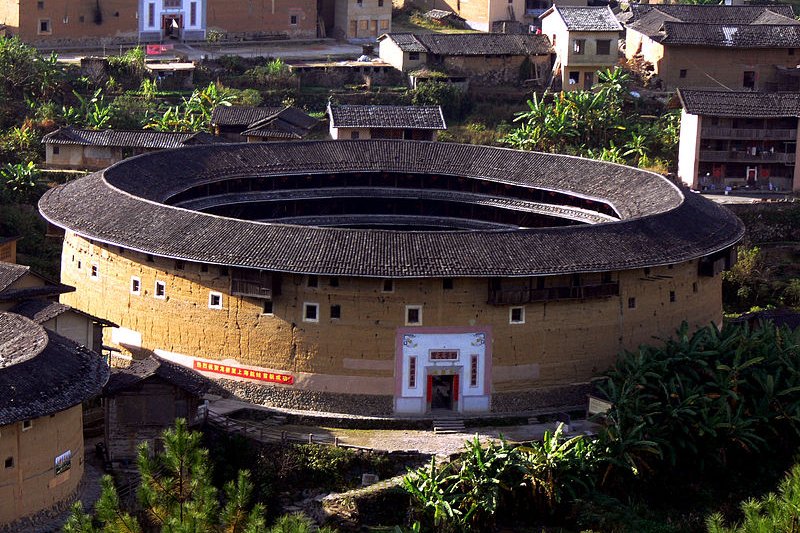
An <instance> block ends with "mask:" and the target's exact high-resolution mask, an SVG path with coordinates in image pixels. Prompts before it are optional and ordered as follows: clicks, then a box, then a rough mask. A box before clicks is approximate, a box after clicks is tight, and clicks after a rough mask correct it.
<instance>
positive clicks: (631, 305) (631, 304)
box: [628, 297, 636, 309]
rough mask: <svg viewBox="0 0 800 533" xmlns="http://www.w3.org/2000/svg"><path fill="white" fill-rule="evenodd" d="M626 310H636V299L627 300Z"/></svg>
mask: <svg viewBox="0 0 800 533" xmlns="http://www.w3.org/2000/svg"><path fill="white" fill-rule="evenodd" d="M628 309H636V298H634V297H630V298H628Z"/></svg>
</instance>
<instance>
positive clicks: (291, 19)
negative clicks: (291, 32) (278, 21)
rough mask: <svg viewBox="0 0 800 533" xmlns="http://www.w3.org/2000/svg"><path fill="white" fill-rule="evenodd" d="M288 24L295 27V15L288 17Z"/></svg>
mask: <svg viewBox="0 0 800 533" xmlns="http://www.w3.org/2000/svg"><path fill="white" fill-rule="evenodd" d="M289 24H291V25H292V26H297V15H292V16H291V17H289Z"/></svg>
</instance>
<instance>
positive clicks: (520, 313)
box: [508, 307, 525, 324]
mask: <svg viewBox="0 0 800 533" xmlns="http://www.w3.org/2000/svg"><path fill="white" fill-rule="evenodd" d="M508 323H509V324H524V323H525V308H524V307H512V308H510V309H509V310H508Z"/></svg>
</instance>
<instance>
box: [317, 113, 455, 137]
mask: <svg viewBox="0 0 800 533" xmlns="http://www.w3.org/2000/svg"><path fill="white" fill-rule="evenodd" d="M328 117H329V119H330V132H331V137H332V138H334V139H411V140H416V141H435V140H436V132H437V131H440V130H446V129H447V124H446V123H445V121H444V116H443V115H442V108H441V107H440V106H388V105H341V106H331V105H328Z"/></svg>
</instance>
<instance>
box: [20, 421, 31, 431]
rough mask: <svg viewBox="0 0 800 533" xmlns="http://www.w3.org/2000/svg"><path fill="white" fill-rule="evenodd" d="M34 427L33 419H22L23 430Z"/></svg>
mask: <svg viewBox="0 0 800 533" xmlns="http://www.w3.org/2000/svg"><path fill="white" fill-rule="evenodd" d="M32 427H33V420H23V421H22V431H28V430H29V429H31V428H32Z"/></svg>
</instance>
